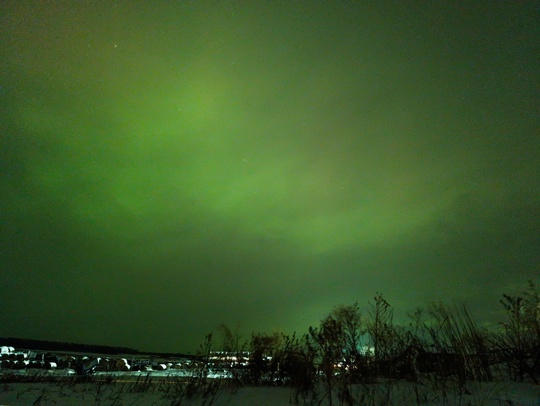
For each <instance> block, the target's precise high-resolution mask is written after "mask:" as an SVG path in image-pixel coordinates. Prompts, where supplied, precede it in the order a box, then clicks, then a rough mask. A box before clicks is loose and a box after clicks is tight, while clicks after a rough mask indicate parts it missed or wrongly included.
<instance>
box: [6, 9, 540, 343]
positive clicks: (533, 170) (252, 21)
mask: <svg viewBox="0 0 540 406" xmlns="http://www.w3.org/2000/svg"><path fill="white" fill-rule="evenodd" d="M539 58H540V3H539V2H527V1H516V2H514V1H508V2H495V1H486V2H483V1H476V0H475V1H470V2H467V1H461V2H442V1H425V2H423V1H409V2H406V1H386V2H385V1H373V2H372V1H367V0H366V1H358V2H356V1H327V2H324V1H316V0H313V1H277V0H276V1H225V0H223V1H25V0H13V1H6V0H4V1H2V2H1V3H0V131H1V133H0V143H1V144H0V171H1V178H0V187H1V192H0V224H1V229H0V276H1V278H2V282H1V283H0V303H1V311H0V336H12V337H26V338H34V339H44V340H60V341H67V342H83V343H95V344H104V345H119V346H128V347H134V348H137V349H140V350H149V351H170V352H173V351H174V352H180V351H186V352H187V351H190V352H194V351H195V350H196V349H197V347H198V345H199V343H201V342H202V341H203V339H204V335H205V334H206V333H208V332H210V331H214V332H217V330H218V326H219V325H220V324H221V323H225V324H227V325H229V326H230V327H231V328H232V329H233V330H234V329H236V328H238V329H239V331H240V332H241V333H242V334H244V336H245V337H247V336H249V334H250V333H251V332H252V331H259V332H261V331H264V332H273V331H276V330H278V331H284V332H286V333H291V332H293V331H295V330H296V331H297V332H299V333H303V332H305V331H307V327H308V326H310V325H316V324H318V323H319V321H320V320H321V319H322V318H323V317H324V316H325V315H326V314H328V313H329V312H330V311H331V310H332V308H333V307H334V306H336V305H339V304H352V303H354V302H355V301H358V302H359V304H360V307H361V308H363V309H367V303H368V301H370V300H371V301H372V298H373V295H374V294H375V293H376V292H377V291H378V292H382V293H383V295H384V296H385V298H386V299H387V300H388V301H389V302H390V304H392V305H393V306H394V307H395V308H396V320H405V319H406V313H407V312H412V311H413V310H414V309H415V308H416V307H417V306H419V305H426V304H427V303H428V302H429V301H432V300H439V299H440V300H444V301H445V302H446V303H449V304H459V303H466V304H467V305H469V307H470V310H471V313H472V314H473V316H475V317H476V318H477V319H478V320H479V321H480V322H481V323H484V322H486V323H487V322H490V321H491V322H493V320H496V319H497V317H499V307H500V305H499V304H498V300H499V299H500V298H501V295H502V293H504V292H506V293H519V292H520V291H521V290H523V289H522V288H524V287H525V285H526V283H527V281H528V280H529V279H532V280H533V281H535V282H537V283H538V282H540V278H539V275H540V215H539V213H540V63H539V62H540V60H539Z"/></svg>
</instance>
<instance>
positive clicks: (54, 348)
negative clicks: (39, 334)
mask: <svg viewBox="0 0 540 406" xmlns="http://www.w3.org/2000/svg"><path fill="white" fill-rule="evenodd" d="M0 343H1V345H5V346H10V347H14V348H16V349H26V350H35V351H49V352H62V351H69V352H78V353H92V354H109V355H117V354H139V351H138V350H135V349H133V348H128V347H112V346H107V345H93V344H80V343H65V342H61V341H47V340H33V339H30V338H14V337H0Z"/></svg>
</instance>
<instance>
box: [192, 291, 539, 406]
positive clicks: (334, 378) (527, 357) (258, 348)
mask: <svg viewBox="0 0 540 406" xmlns="http://www.w3.org/2000/svg"><path fill="white" fill-rule="evenodd" d="M500 305H501V306H502V307H503V309H504V313H505V318H504V320H501V321H500V322H499V324H498V326H497V328H496V329H495V330H488V329H484V328H481V327H479V326H478V325H477V323H476V322H475V321H474V320H473V318H472V317H471V315H470V314H469V311H468V310H467V308H466V306H462V307H459V308H454V309H449V308H448V307H447V306H445V305H444V304H442V303H432V304H430V305H429V306H428V307H427V309H425V310H424V309H421V308H419V309H417V310H416V311H415V312H414V314H412V315H410V322H409V323H408V324H407V325H398V324H395V323H394V321H393V308H392V306H391V305H390V304H389V303H388V302H387V301H386V300H385V299H384V297H383V296H382V295H381V294H379V293H377V294H376V295H375V296H374V298H373V301H372V302H370V303H369V306H370V307H369V310H368V312H367V314H364V313H363V312H362V311H361V310H360V308H359V306H358V304H357V303H355V304H352V305H347V306H345V305H342V306H338V307H336V308H335V309H334V310H333V311H332V312H331V313H330V314H329V315H328V316H327V317H325V318H324V319H323V320H322V321H321V322H320V324H319V325H318V326H316V327H310V328H309V331H308V332H307V333H305V334H304V335H302V336H296V335H293V336H288V335H284V334H279V333H273V334H266V333H254V334H252V336H251V339H250V340H249V341H247V340H246V341H245V342H242V340H241V339H240V337H239V335H238V334H236V333H234V332H232V331H231V330H230V329H229V328H228V327H226V326H221V335H222V338H223V350H224V351H225V353H224V354H227V355H228V356H227V357H222V358H221V360H222V361H221V363H220V362H219V357H218V359H217V362H216V361H214V362H213V363H210V365H211V366H212V367H214V368H216V367H217V368H219V367H222V368H226V369H228V370H229V371H231V377H232V378H233V379H234V380H235V381H237V382H238V384H244V385H245V384H249V385H290V386H291V387H292V388H293V389H294V397H293V399H292V400H293V402H294V403H300V402H303V403H319V402H320V401H321V400H322V399H324V398H326V400H327V402H328V404H329V405H330V406H332V405H333V404H334V402H335V401H339V404H340V405H343V404H344V405H352V404H358V403H357V402H358V399H354V397H355V396H354V395H353V392H354V391H353V388H354V387H357V386H358V385H363V384H370V383H374V382H377V381H379V382H380V381H383V380H384V382H391V381H398V380H406V381H410V382H416V383H418V382H420V381H424V382H425V381H426V380H429V382H430V383H431V384H432V385H433V386H435V387H438V388H439V389H441V390H443V391H444V390H445V388H446V387H447V386H448V385H453V386H454V387H455V388H457V390H458V391H459V393H462V394H467V393H469V389H468V386H469V383H471V382H492V381H496V380H500V381H502V380H513V381H519V382H523V381H528V382H534V384H538V383H539V377H540V295H539V292H538V290H537V289H536V287H535V285H534V283H533V282H529V287H528V289H527V290H526V291H525V292H523V295H521V296H510V295H507V294H503V296H502V299H501V300H500ZM211 342H212V335H209V336H207V342H206V344H205V345H204V346H203V347H202V348H203V350H202V351H201V354H203V355H205V354H206V356H207V357H208V355H209V354H210V352H209V351H208V349H209V348H210V347H211ZM205 349H206V350H205ZM231 354H234V355H235V356H236V357H233V361H231ZM211 358H213V359H214V360H215V359H216V357H215V356H214V357H211ZM220 364H221V365H220ZM321 386H322V387H323V388H324V391H323V392H322V393H321V389H320V388H321ZM448 387H449V386H448ZM419 396H420V395H419ZM334 397H336V399H334ZM418 403H422V402H421V401H420V399H418Z"/></svg>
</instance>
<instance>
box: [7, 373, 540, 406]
mask: <svg viewBox="0 0 540 406" xmlns="http://www.w3.org/2000/svg"><path fill="white" fill-rule="evenodd" d="M134 378H135V377H134V376H133V375H129V374H125V375H123V376H117V377H116V382H115V383H104V382H101V383H100V382H91V383H77V384H70V383H69V381H68V380H66V381H63V382H56V383H7V384H0V405H20V406H24V405H66V406H70V405H171V404H174V405H177V404H181V405H183V406H185V405H201V404H205V405H211V404H212V405H215V406H225V405H232V406H235V405H236V406H248V405H249V406H253V405H260V406H264V405H267V406H280V405H283V406H285V405H290V404H292V403H291V402H292V401H293V400H295V392H294V390H293V389H291V388H282V387H241V388H236V389H233V388H230V387H222V388H221V389H219V390H218V391H217V392H211V394H210V395H208V396H207V397H206V398H204V399H203V398H202V397H195V398H192V399H189V400H186V399H181V398H180V397H179V396H175V395H174V393H175V392H174V390H167V385H175V384H176V385H177V384H178V382H176V383H175V382H172V383H168V384H167V383H163V382H165V381H163V380H161V381H162V383H161V384H159V383H157V381H158V380H156V382H154V383H152V384H151V385H148V386H144V385H139V386H137V384H136V382H137V380H136V378H135V379H134ZM139 383H140V381H139ZM456 389H457V388H455V387H452V385H449V386H447V387H446V388H440V387H439V388H438V389H434V386H433V385H431V384H430V383H425V384H420V385H416V384H413V383H410V382H404V381H400V382H395V381H394V382H393V381H380V382H379V383H377V384H372V385H355V386H353V387H352V390H351V392H352V395H353V397H354V398H355V399H356V401H355V403H354V404H355V405H400V406H402V405H473V406H476V405H512V406H539V405H540V386H539V385H534V384H532V383H516V382H489V383H477V382H468V383H467V389H468V390H469V391H470V394H460V393H459V391H458V390H456ZM323 393H324V391H323V389H322V388H321V390H319V391H318V393H317V396H316V400H321V399H322V403H321V405H325V404H328V402H327V400H325V399H323ZM296 400H298V401H299V404H312V403H310V402H311V400H313V399H312V398H310V397H307V398H303V397H302V396H300V397H298V398H296ZM304 402H305V403H304ZM313 404H318V403H317V401H316V402H315V403H313ZM334 404H336V405H338V404H340V403H339V401H338V399H337V392H336V393H335V394H334Z"/></svg>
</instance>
